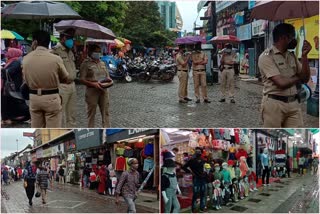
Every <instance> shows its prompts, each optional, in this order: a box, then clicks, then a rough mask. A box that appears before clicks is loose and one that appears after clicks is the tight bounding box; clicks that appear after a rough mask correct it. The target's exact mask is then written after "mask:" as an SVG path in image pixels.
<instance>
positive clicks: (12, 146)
mask: <svg viewBox="0 0 320 214" xmlns="http://www.w3.org/2000/svg"><path fill="white" fill-rule="evenodd" d="M34 131H35V129H1V131H0V135H1V158H4V157H6V156H8V155H10V154H11V153H13V152H16V151H17V141H16V140H17V139H18V150H19V151H21V150H22V149H24V148H25V147H26V146H27V145H28V144H31V145H33V141H32V140H31V139H30V138H28V137H23V132H34Z"/></svg>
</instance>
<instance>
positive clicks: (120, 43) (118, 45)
mask: <svg viewBox="0 0 320 214" xmlns="http://www.w3.org/2000/svg"><path fill="white" fill-rule="evenodd" d="M114 41H115V45H116V47H117V48H122V47H123V46H124V43H123V42H121V41H120V40H119V39H115V40H114Z"/></svg>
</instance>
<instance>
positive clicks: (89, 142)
mask: <svg viewBox="0 0 320 214" xmlns="http://www.w3.org/2000/svg"><path fill="white" fill-rule="evenodd" d="M75 137H76V145H77V150H79V151H80V150H83V149H88V148H92V147H97V146H100V145H102V130H101V129H81V130H75Z"/></svg>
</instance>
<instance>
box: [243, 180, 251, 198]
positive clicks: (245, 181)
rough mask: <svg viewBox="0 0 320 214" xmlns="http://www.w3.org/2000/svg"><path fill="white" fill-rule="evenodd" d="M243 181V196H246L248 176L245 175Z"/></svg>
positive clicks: (247, 192) (247, 194) (247, 193)
mask: <svg viewBox="0 0 320 214" xmlns="http://www.w3.org/2000/svg"><path fill="white" fill-rule="evenodd" d="M243 183H244V197H248V196H249V189H250V188H249V187H250V185H249V180H248V177H247V176H246V175H245V176H244V177H243Z"/></svg>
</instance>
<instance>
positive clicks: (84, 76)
mask: <svg viewBox="0 0 320 214" xmlns="http://www.w3.org/2000/svg"><path fill="white" fill-rule="evenodd" d="M100 56H101V49H100V47H99V46H98V45H91V46H89V49H88V58H87V59H85V60H84V61H83V62H82V64H81V66H80V81H81V82H82V83H83V84H85V85H86V86H87V89H86V103H87V115H88V127H90V128H93V127H94V122H95V115H96V109H97V106H99V109H100V112H101V117H102V127H110V118H109V93H108V89H106V88H102V86H101V84H100V83H99V81H100V80H102V79H110V76H109V72H108V70H107V68H106V65H105V63H104V62H103V61H101V60H100Z"/></svg>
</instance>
